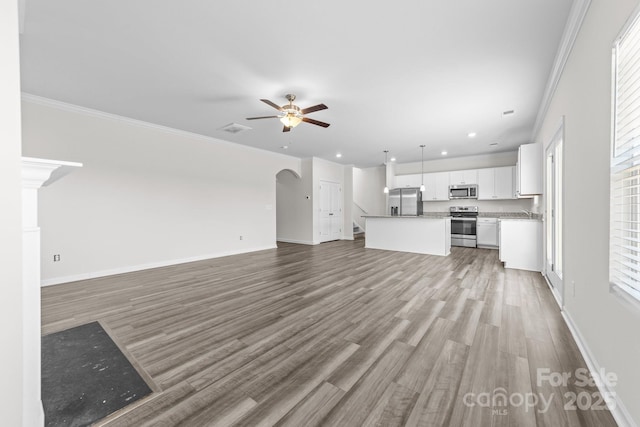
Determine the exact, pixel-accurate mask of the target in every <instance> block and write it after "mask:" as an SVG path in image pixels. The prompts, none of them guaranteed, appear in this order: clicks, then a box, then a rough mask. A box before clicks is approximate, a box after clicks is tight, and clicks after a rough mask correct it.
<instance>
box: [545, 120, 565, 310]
mask: <svg viewBox="0 0 640 427" xmlns="http://www.w3.org/2000/svg"><path fill="white" fill-rule="evenodd" d="M563 135H564V124H563V125H561V126H560V128H559V129H558V131H557V132H556V134H555V135H554V137H553V139H552V140H551V142H550V143H549V146H548V147H547V150H546V152H545V192H544V197H545V215H544V217H545V275H546V276H547V279H548V280H549V283H551V286H552V290H553V293H554V294H555V296H556V298H557V299H558V301H559V303H560V306H562V305H563V301H564V284H563V282H562V201H563V198H562V145H563V138H564V136H563Z"/></svg>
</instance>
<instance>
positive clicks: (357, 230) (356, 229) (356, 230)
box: [353, 221, 364, 236]
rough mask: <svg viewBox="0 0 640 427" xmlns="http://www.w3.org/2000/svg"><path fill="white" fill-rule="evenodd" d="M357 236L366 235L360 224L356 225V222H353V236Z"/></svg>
mask: <svg viewBox="0 0 640 427" xmlns="http://www.w3.org/2000/svg"><path fill="white" fill-rule="evenodd" d="M356 234H364V230H363V229H362V228H361V227H360V226H359V225H358V223H356V222H355V221H354V222H353V235H354V236H355V235H356Z"/></svg>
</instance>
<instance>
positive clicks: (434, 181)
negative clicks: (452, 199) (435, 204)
mask: <svg viewBox="0 0 640 427" xmlns="http://www.w3.org/2000/svg"><path fill="white" fill-rule="evenodd" d="M424 187H425V190H424V191H423V192H422V201H423V202H429V201H434V200H449V172H433V173H425V174H424Z"/></svg>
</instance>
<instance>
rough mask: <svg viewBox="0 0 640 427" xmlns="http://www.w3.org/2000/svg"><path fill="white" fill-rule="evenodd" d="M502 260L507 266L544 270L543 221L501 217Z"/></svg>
mask: <svg viewBox="0 0 640 427" xmlns="http://www.w3.org/2000/svg"><path fill="white" fill-rule="evenodd" d="M499 224H500V255H499V256H500V261H502V262H504V267H505V268H517V269H520V270H530V271H542V221H539V220H535V219H501V220H500V221H499Z"/></svg>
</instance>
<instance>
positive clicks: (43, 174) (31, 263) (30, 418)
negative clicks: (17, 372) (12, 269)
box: [22, 157, 82, 427]
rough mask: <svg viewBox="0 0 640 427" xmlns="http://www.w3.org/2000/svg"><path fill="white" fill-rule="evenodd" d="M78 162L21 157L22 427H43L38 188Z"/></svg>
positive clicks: (64, 173) (63, 173)
mask: <svg viewBox="0 0 640 427" xmlns="http://www.w3.org/2000/svg"><path fill="white" fill-rule="evenodd" d="M81 166H82V164H81V163H72V162H59V161H53V160H43V159H33V158H28V157H23V158H22V296H23V300H22V304H23V322H22V332H23V334H22V336H23V354H24V360H23V363H24V365H23V370H24V376H23V381H24V384H23V386H24V387H23V390H22V392H23V406H22V416H23V418H22V425H23V426H28V427H31V426H34V427H35V426H43V425H44V411H43V409H42V400H41V396H40V394H41V392H40V383H41V378H40V363H41V361H40V335H41V332H40V227H38V189H39V188H40V187H42V186H45V185H49V184H51V183H52V182H54V181H56V180H58V179H59V178H61V177H62V176H64V175H66V174H67V173H69V172H71V171H72V170H73V169H75V168H77V167H81Z"/></svg>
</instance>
